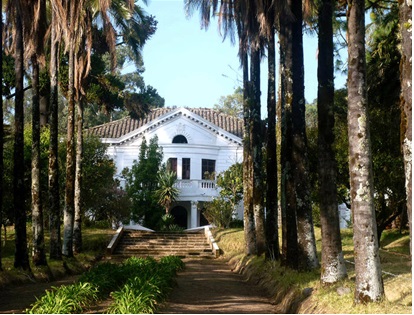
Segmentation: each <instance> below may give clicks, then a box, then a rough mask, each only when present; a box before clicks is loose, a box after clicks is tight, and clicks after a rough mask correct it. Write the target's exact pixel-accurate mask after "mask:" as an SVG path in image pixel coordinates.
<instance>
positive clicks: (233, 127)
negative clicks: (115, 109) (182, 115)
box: [87, 108, 243, 138]
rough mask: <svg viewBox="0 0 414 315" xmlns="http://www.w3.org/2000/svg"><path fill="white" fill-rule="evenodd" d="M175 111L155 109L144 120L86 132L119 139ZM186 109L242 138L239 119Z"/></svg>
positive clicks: (121, 121) (114, 123) (129, 120)
mask: <svg viewBox="0 0 414 315" xmlns="http://www.w3.org/2000/svg"><path fill="white" fill-rule="evenodd" d="M175 109H176V108H156V109H153V110H151V112H150V113H149V114H148V115H147V116H146V117H144V118H141V119H133V118H131V117H125V118H122V119H119V120H116V121H112V122H109V123H106V124H103V125H100V126H95V127H92V128H89V129H88V130H87V133H88V134H93V135H96V136H98V137H100V138H119V137H122V136H124V135H126V134H128V133H130V132H132V131H134V130H136V129H138V128H140V127H142V126H144V125H146V124H148V123H149V122H151V121H152V120H154V119H156V118H158V117H160V116H162V115H165V114H167V113H169V112H171V111H173V110H175ZM186 109H187V110H188V111H190V112H192V113H194V114H196V115H198V116H200V117H202V118H204V119H205V120H207V121H209V122H211V123H213V124H215V125H216V126H218V127H219V128H221V129H224V130H225V131H227V132H229V133H232V134H234V135H236V136H237V137H240V138H242V137H243V120H242V119H240V118H237V117H233V116H230V115H226V114H223V113H221V112H219V111H217V110H213V109H211V108H186Z"/></svg>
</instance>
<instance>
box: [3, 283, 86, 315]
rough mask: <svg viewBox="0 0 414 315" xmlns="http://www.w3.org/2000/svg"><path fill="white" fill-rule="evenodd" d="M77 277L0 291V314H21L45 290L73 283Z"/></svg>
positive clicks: (19, 285) (26, 284)
mask: <svg viewBox="0 0 414 315" xmlns="http://www.w3.org/2000/svg"><path fill="white" fill-rule="evenodd" d="M78 278H79V276H68V277H65V278H63V279H60V280H57V281H51V282H30V283H24V284H15V285H10V286H8V287H6V288H4V289H1V290H0V313H1V314H22V313H24V310H26V309H27V308H29V307H30V305H31V304H32V303H34V302H36V297H41V296H42V295H43V294H44V293H45V290H47V289H50V288H51V287H52V286H54V287H59V286H61V285H63V284H64V285H67V284H72V283H74V282H75V281H76V280H77V279H78Z"/></svg>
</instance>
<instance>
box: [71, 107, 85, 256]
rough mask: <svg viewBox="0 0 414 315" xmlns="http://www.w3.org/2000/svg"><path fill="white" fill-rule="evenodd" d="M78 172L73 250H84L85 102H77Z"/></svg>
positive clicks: (76, 251)
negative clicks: (83, 162)
mask: <svg viewBox="0 0 414 315" xmlns="http://www.w3.org/2000/svg"><path fill="white" fill-rule="evenodd" d="M76 109H77V113H76V127H77V133H76V136H77V139H76V174H75V199H74V203H75V220H74V226H73V251H74V252H75V253H80V252H81V251H82V160H83V103H82V100H79V101H77V102H76Z"/></svg>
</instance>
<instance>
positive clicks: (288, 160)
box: [279, 19, 299, 269]
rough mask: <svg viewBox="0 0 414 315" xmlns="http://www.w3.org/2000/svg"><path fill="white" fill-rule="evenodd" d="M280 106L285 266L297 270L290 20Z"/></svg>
mask: <svg viewBox="0 0 414 315" xmlns="http://www.w3.org/2000/svg"><path fill="white" fill-rule="evenodd" d="M279 40H280V71H281V79H280V96H281V98H280V102H281V141H282V144H281V153H280V156H281V168H282V170H281V171H282V174H281V192H282V193H281V196H280V198H281V200H282V256H283V263H284V264H285V265H286V266H288V267H291V268H293V269H297V268H298V263H299V261H298V237H297V224H296V199H295V184H294V182H293V174H292V155H291V152H292V146H293V144H292V101H293V86H292V82H293V76H292V58H293V56H292V27H291V23H290V22H289V21H288V20H287V19H281V21H280V33H279Z"/></svg>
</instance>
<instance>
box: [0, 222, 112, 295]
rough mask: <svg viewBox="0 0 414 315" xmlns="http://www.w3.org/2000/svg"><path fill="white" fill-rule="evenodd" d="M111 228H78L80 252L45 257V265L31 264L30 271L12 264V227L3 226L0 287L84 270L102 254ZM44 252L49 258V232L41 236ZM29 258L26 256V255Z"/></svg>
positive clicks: (55, 277)
mask: <svg viewBox="0 0 414 315" xmlns="http://www.w3.org/2000/svg"><path fill="white" fill-rule="evenodd" d="M27 231H28V246H29V248H28V252H29V255H30V253H31V244H32V241H31V227H30V226H28V228H27ZM113 234H114V231H113V230H112V229H101V228H87V229H84V230H83V231H82V238H83V251H82V253H80V254H77V255H75V257H72V258H65V257H64V258H63V259H62V260H49V259H48V265H47V266H40V267H37V266H34V265H33V264H31V266H30V267H31V273H29V272H24V271H22V270H20V269H15V268H14V267H13V263H14V229H13V227H8V228H7V239H6V238H5V237H4V235H2V242H3V244H2V245H3V248H2V266H3V271H1V272H0V289H1V288H4V287H5V286H7V285H9V284H18V283H26V282H29V281H32V282H34V281H52V280H56V279H61V278H62V277H64V276H66V275H74V274H81V273H82V272H84V271H86V270H88V269H89V268H90V267H91V266H92V265H94V264H95V262H96V261H97V260H99V259H100V258H101V257H102V256H103V254H104V253H105V249H106V246H107V245H108V243H109V241H110V239H111V237H112V235H113ZM45 243H46V255H47V258H48V257H49V234H48V233H46V235H45ZM29 259H30V257H29Z"/></svg>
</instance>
